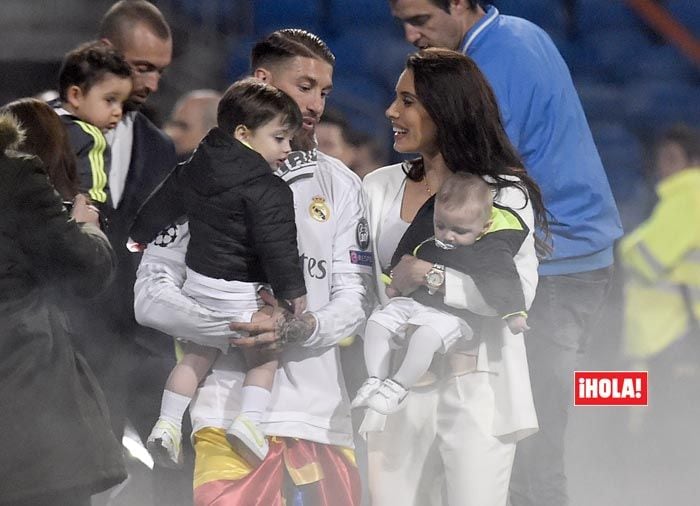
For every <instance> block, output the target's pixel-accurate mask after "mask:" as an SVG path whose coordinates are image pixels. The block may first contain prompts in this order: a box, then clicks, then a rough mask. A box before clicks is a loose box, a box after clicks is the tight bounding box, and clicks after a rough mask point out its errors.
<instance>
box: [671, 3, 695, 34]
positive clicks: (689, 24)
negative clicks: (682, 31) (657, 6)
mask: <svg viewBox="0 0 700 506" xmlns="http://www.w3.org/2000/svg"><path fill="white" fill-rule="evenodd" d="M667 8H668V10H669V12H670V13H671V14H672V15H673V16H674V17H675V18H676V19H677V20H678V21H680V22H681V23H682V24H683V25H684V26H685V27H686V28H687V29H688V30H690V32H691V33H693V34H694V35H695V36H696V37H698V38H700V3H698V0H668V3H667Z"/></svg>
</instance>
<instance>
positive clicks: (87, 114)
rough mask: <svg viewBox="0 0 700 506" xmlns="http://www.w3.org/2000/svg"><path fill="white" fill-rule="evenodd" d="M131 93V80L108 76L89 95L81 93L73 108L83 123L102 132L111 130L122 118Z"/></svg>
mask: <svg viewBox="0 0 700 506" xmlns="http://www.w3.org/2000/svg"><path fill="white" fill-rule="evenodd" d="M130 93H131V79H130V78H128V77H120V76H117V75H115V74H106V75H105V76H104V78H102V79H101V80H100V81H98V82H97V83H95V84H94V85H93V86H92V88H90V89H89V90H88V92H87V93H82V92H79V93H78V97H76V103H75V104H73V107H74V108H75V110H76V113H77V116H78V117H79V118H80V119H82V120H83V121H87V122H88V123H91V124H93V125H95V126H96V127H97V128H99V129H100V130H109V129H111V128H114V127H116V126H117V123H119V120H120V119H121V118H122V112H123V106H124V101H125V100H126V99H127V98H129V94H130Z"/></svg>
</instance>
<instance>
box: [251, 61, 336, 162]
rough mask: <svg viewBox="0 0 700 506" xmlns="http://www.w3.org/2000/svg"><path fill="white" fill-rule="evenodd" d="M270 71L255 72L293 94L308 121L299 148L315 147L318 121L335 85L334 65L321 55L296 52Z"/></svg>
mask: <svg viewBox="0 0 700 506" xmlns="http://www.w3.org/2000/svg"><path fill="white" fill-rule="evenodd" d="M267 71H268V73H267V74H266V75H265V76H264V77H262V73H261V72H259V71H258V70H256V72H255V76H256V77H260V78H262V79H263V80H264V81H266V82H268V83H269V84H271V85H273V86H275V87H277V88H279V89H280V90H282V91H283V92H285V93H286V94H287V95H289V96H290V97H292V99H293V100H294V101H295V102H296V103H297V105H298V106H299V109H300V110H301V114H302V116H303V119H304V121H303V123H302V126H301V129H300V130H299V132H298V133H297V135H296V136H295V138H294V144H295V148H296V149H304V150H308V149H311V148H313V147H314V146H315V144H316V142H315V140H314V131H315V129H316V125H318V122H319V120H320V119H321V115H322V114H323V110H324V109H325V107H326V98H328V94H329V93H330V92H331V90H332V89H333V67H332V66H331V65H330V64H329V63H328V62H326V61H324V60H321V59H318V58H306V57H302V56H295V57H294V58H290V59H289V60H287V61H285V62H283V63H281V64H279V65H277V66H275V67H274V68H273V69H267Z"/></svg>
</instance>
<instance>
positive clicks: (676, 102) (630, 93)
mask: <svg viewBox="0 0 700 506" xmlns="http://www.w3.org/2000/svg"><path fill="white" fill-rule="evenodd" d="M625 109H626V114H627V117H628V118H629V121H630V123H629V124H630V126H631V127H634V128H637V129H640V131H643V132H644V133H645V134H646V135H649V136H655V135H656V134H658V133H659V132H660V131H661V130H663V129H665V128H668V127H669V126H671V125H673V124H674V123H679V122H686V123H688V124H690V125H694V126H695V127H700V87H699V86H697V85H693V84H689V83H682V82H672V81H642V82H638V83H633V84H630V85H629V86H627V90H626V98H625Z"/></svg>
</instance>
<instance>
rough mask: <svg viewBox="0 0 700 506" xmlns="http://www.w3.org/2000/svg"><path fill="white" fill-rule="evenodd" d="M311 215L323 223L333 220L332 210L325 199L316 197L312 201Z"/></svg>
mask: <svg viewBox="0 0 700 506" xmlns="http://www.w3.org/2000/svg"><path fill="white" fill-rule="evenodd" d="M309 214H310V215H311V217H312V218H313V219H314V220H316V221H320V222H321V223H323V222H325V221H328V220H330V219H331V208H330V207H329V206H328V204H327V203H326V199H325V198H323V197H321V196H319V195H316V196H315V197H314V198H312V199H311V205H310V206H309Z"/></svg>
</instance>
